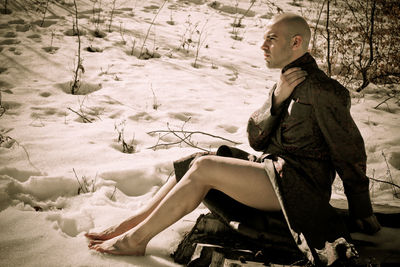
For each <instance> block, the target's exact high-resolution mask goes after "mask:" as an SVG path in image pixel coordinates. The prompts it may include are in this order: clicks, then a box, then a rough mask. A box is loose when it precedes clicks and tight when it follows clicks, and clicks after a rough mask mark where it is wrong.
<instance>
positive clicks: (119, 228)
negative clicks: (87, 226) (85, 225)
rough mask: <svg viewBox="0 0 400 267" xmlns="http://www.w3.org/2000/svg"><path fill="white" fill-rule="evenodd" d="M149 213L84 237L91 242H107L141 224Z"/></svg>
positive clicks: (139, 214) (143, 213)
mask: <svg viewBox="0 0 400 267" xmlns="http://www.w3.org/2000/svg"><path fill="white" fill-rule="evenodd" d="M149 212H150V211H147V212H142V213H138V214H137V215H135V216H132V217H130V218H128V219H126V220H125V221H123V222H122V223H120V224H118V225H114V226H111V227H109V228H107V229H105V230H104V231H101V232H98V233H95V232H94V233H91V232H89V233H86V234H85V236H86V237H87V238H89V239H93V240H109V239H111V238H114V237H117V236H119V235H122V234H123V233H125V232H127V231H129V230H130V229H132V228H133V227H135V226H136V225H138V224H139V223H141V222H142V221H143V220H144V219H145V218H146V217H147V215H148V214H149Z"/></svg>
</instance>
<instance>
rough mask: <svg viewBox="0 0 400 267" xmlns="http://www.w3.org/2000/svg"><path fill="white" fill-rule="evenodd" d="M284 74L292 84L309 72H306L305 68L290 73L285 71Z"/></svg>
mask: <svg viewBox="0 0 400 267" xmlns="http://www.w3.org/2000/svg"><path fill="white" fill-rule="evenodd" d="M283 76H284V79H285V80H286V81H287V82H288V83H289V84H290V83H292V82H294V81H296V80H297V79H300V78H302V77H305V76H307V72H305V71H304V70H296V71H293V72H291V73H289V74H287V73H284V74H283Z"/></svg>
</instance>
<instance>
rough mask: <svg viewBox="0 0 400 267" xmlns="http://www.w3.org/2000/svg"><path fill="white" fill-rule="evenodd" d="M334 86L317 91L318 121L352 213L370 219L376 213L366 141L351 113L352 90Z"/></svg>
mask: <svg viewBox="0 0 400 267" xmlns="http://www.w3.org/2000/svg"><path fill="white" fill-rule="evenodd" d="M328 86H330V85H328ZM330 87H331V88H325V89H328V90H325V89H318V90H317V91H315V92H314V98H313V100H314V112H315V116H316V120H317V123H318V125H319V128H320V130H321V132H322V134H323V136H324V138H325V141H326V143H327V145H328V147H329V151H330V156H331V160H332V162H333V164H334V166H335V169H336V171H337V173H338V174H339V176H340V178H341V179H342V181H343V186H344V191H345V195H346V197H347V201H348V204H349V213H350V215H351V216H352V217H353V218H356V219H359V218H366V217H368V216H371V215H372V207H371V201H370V197H369V179H368V177H367V176H366V158H367V157H366V153H365V147H364V140H363V138H362V136H361V134H360V132H359V130H358V128H357V125H356V124H355V122H354V120H353V119H352V117H351V114H350V105H351V100H350V96H349V92H348V91H347V89H346V88H344V87H343V86H341V85H340V84H335V83H334V84H333V86H330Z"/></svg>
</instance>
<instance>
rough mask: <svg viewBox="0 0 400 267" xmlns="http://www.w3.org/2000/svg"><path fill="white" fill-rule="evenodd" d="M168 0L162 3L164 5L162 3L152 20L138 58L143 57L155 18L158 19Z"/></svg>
mask: <svg viewBox="0 0 400 267" xmlns="http://www.w3.org/2000/svg"><path fill="white" fill-rule="evenodd" d="M167 1H168V0H165V1H164V2H163V3H162V5H161V6H160V7H159V9H158V10H157V13H156V14H155V15H154V17H153V20H152V21H151V23H150V26H149V28H148V29H147V33H146V36H145V37H144V40H143V44H142V47H141V48H140V51H139V56H138V58H141V57H142V53H143V49H144V46H145V45H146V41H147V38H148V37H149V34H150V29H151V26H153V25H154V22H155V20H156V18H157V16H158V14H159V13H160V11H161V9H162V8H163V7H164V5H165V3H167Z"/></svg>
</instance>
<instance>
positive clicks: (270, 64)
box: [266, 61, 279, 69]
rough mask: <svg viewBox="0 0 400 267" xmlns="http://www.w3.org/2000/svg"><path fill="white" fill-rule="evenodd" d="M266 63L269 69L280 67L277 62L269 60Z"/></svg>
mask: <svg viewBox="0 0 400 267" xmlns="http://www.w3.org/2000/svg"><path fill="white" fill-rule="evenodd" d="M266 65H267V68H268V69H279V66H276V65H275V64H273V63H271V62H268V61H267V62H266Z"/></svg>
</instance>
